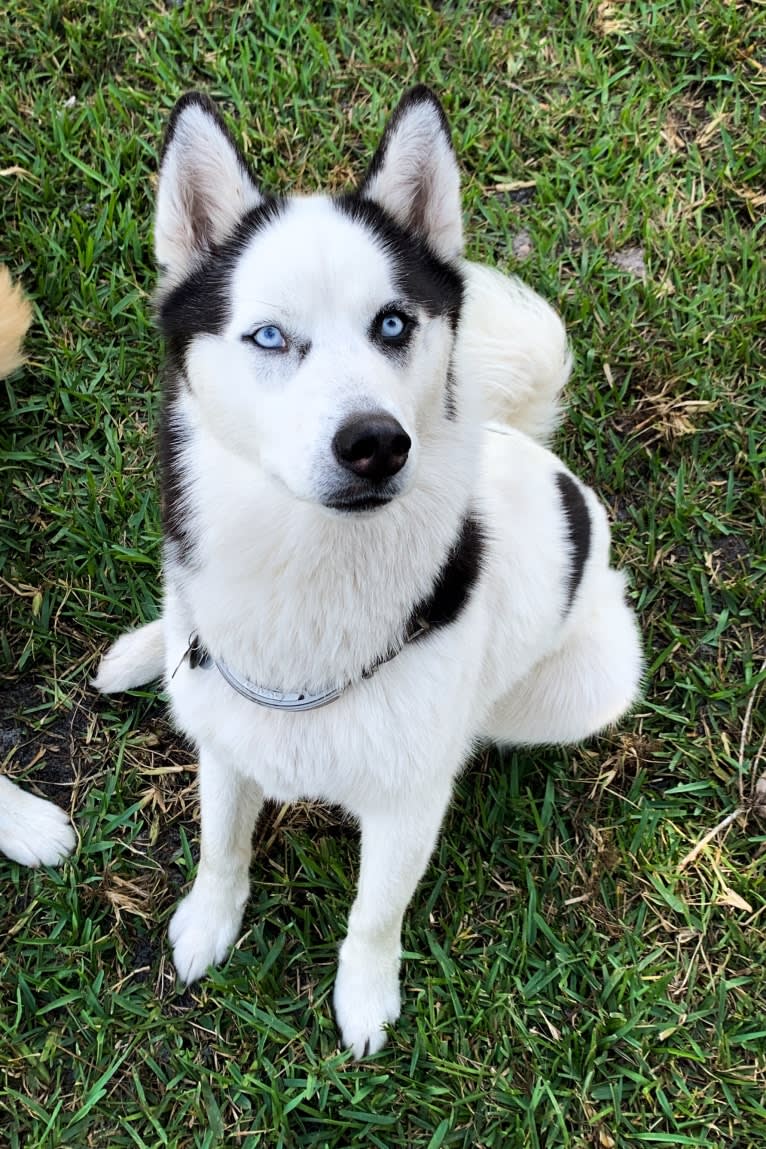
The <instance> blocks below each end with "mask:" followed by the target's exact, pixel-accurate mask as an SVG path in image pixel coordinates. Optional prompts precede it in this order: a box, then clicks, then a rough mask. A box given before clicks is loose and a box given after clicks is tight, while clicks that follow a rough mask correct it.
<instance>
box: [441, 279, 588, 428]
mask: <svg viewBox="0 0 766 1149" xmlns="http://www.w3.org/2000/svg"><path fill="white" fill-rule="evenodd" d="M463 271H464V274H465V279H466V289H467V291H466V302H465V306H464V309H463V316H462V319H461V321H460V331H459V334H458V340H457V347H456V351H455V360H456V362H455V366H456V369H457V372H458V375H460V376H462V377H463V378H466V379H481V380H482V386H483V400H484V405H483V417H484V421H485V422H488V423H497V424H500V425H501V426H506V427H515V428H516V429H517V430H519V431H523V432H524V433H525V434H527V435H529V436H531V438H533V439H537V440H538V442H542V443H546V442H547V441H548V440H549V439H550V437H551V435H552V434H553V432H554V431H555V429H556V427H557V426H558V423H559V421H560V418H561V412H560V399H561V392H562V390H563V389H564V386H565V384H566V382H567V379H568V378H569V372H570V371H571V368H572V353H571V351H570V348H569V341H568V339H567V334H566V330H565V329H564V324H563V323H562V321H561V319H560V317H559V316H558V315H557V313H556V312H555V311H554V310H553V308H552V307H551V306H550V304H548V303H546V302H545V300H544V299H543V298H542V297H541V296H539V295H537V294H536V292H534V291H532V289H531V288H529V287H527V286H526V285H525V284H524V283H522V282H521V280H520V279H516V278H515V277H514V276H508V275H503V274H502V273H501V272H499V271H495V270H494V268H491V267H484V266H483V265H481V264H478V263H465V264H464V265H463Z"/></svg>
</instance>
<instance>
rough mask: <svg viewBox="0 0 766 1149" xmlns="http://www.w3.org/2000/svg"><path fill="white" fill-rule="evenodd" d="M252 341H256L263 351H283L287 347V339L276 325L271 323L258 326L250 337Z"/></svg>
mask: <svg viewBox="0 0 766 1149" xmlns="http://www.w3.org/2000/svg"><path fill="white" fill-rule="evenodd" d="M250 338H251V339H252V340H253V343H257V344H258V346H259V347H263V349H264V350H265V351H284V349H285V348H286V347H287V340H286V339H285V337H284V335H283V334H282V332H281V331H280V330H279V328H278V327H275V326H274V324H273V323H267V324H266V325H265V326H264V327H258V328H257V329H256V330H255V331H254V332H253V334H252V335H251V337H250Z"/></svg>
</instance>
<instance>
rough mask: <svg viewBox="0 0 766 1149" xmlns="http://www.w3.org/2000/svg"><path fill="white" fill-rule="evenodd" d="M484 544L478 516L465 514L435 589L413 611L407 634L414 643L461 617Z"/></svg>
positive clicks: (484, 537)
mask: <svg viewBox="0 0 766 1149" xmlns="http://www.w3.org/2000/svg"><path fill="white" fill-rule="evenodd" d="M485 544H486V536H485V534H484V528H483V525H482V523H481V520H480V519H479V518H478V517H477V516H476V515H473V514H469V515H466V517H465V518H464V519H463V522H462V524H461V527H460V531H459V533H458V536H457V538H456V539H455V542H454V543H453V544H452V547H451V548H450V552H449V554H448V555H447V558H446V560H445V562H444V565H443V566H442V568H441V570H440V571H439V573H438V575H437V576H436V582H435V583H434V589H433V590H432V592H431V594H430V595H429V596H428V598H426V599H423V601H422V602H420V603H418V605H417V606H416V607H415V609H414V610H413V612H412V615H411V618H410V623H409V626H408V633H409V634H414V635H415V638H414V639H413V641H416V640H417V639H418V638H423V637H425V635H427V634H428V632H429V631H431V630H434V629H436V628H438V627H442V626H448V625H449V624H450V623H451V622H454V621H455V619H456V618H457V617H458V616H459V614H460V613H461V611H462V610H463V608H464V607H465V605H466V604H467V602H468V599H469V598H470V595H471V591H472V590H473V588H474V586H475V584H476V582H477V580H478V578H479V575H480V574H481V568H482V561H483V558H484V547H485ZM423 624H425V625H423ZM419 626H420V627H422V630H419V629H418V627H419Z"/></svg>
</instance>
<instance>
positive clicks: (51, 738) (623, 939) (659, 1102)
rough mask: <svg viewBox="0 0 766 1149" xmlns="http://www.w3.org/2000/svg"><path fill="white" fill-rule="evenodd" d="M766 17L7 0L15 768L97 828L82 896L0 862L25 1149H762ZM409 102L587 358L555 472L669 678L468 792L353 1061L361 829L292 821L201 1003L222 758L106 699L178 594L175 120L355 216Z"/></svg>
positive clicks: (279, 832) (714, 6) (1, 236)
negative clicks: (581, 495) (341, 992)
mask: <svg viewBox="0 0 766 1149" xmlns="http://www.w3.org/2000/svg"><path fill="white" fill-rule="evenodd" d="M765 17H766V10H765V9H764V7H763V5H762V4H761V3H758V2H754V0H751V2H749V3H748V2H736V0H706V3H704V4H696V3H691V0H626V2H625V3H615V4H606V3H604V4H596V3H590V4H584V3H583V4H580V3H574V2H572V3H564V2H558V0H544V2H542V3H531V2H529V0H520V2H519V3H517V4H514V5H508V6H503V5H501V4H478V3H477V4H466V3H445V4H443V5H427V4H421V3H417V2H416V3H407V4H405V3H402V2H398V0H391V2H389V3H386V4H377V5H372V4H371V5H363V4H361V3H360V2H359V0H346V2H345V3H343V2H341V3H339V4H336V5H334V4H324V5H319V4H317V5H313V6H309V7H306V6H304V5H297V4H290V3H288V2H287V0H272V2H271V3H267V4H263V5H257V6H238V5H234V4H226V3H217V4H193V3H191V2H188V0H187V3H186V4H185V5H184V6H183V7H182V8H180V9H171V10H166V9H165V8H164V7H163V6H162V5H161V4H159V3H158V4H154V5H151V4H147V3H146V2H145V0H144V2H140V3H139V2H138V0H121V3H119V4H117V3H115V2H114V0H104V2H103V3H100V4H97V3H90V2H84V0H78V2H77V3H75V2H74V0H69V2H66V3H65V2H58V3H43V2H42V0H14V2H12V3H11V4H9V5H6V7H5V9H4V12H3V13H2V14H0V77H2V79H1V80H0V114H1V116H2V121H1V122H2V127H3V132H2V136H1V137H0V212H1V214H2V224H1V225H0V257H2V259H3V260H4V261H5V262H7V263H8V264H9V265H10V267H11V269H12V270H13V272H14V274H16V275H18V276H19V277H20V278H21V280H22V281H23V283H24V284H25V285H26V287H27V290H28V291H29V293H30V295H31V296H32V298H33V301H34V304H35V308H36V322H35V326H34V328H33V330H32V332H31V335H30V339H29V341H28V349H29V354H30V358H29V362H28V364H27V366H26V368H25V369H24V370H23V371H21V372H19V373H18V374H16V375H15V376H14V377H13V378H12V379H10V380H9V381H8V382H7V383H6V384H5V387H6V390H7V401H6V402H4V403H3V404H2V409H1V410H0V423H1V425H2V455H1V456H0V467H1V470H0V476H1V479H0V482H1V484H2V507H3V513H2V520H1V521H0V563H1V564H2V571H1V578H2V581H1V582H0V594H1V595H2V604H1V605H2V611H3V628H2V640H1V642H2V646H1V648H0V660H1V662H2V671H1V673H2V678H1V679H0V686H1V688H2V707H3V721H2V727H0V735H2V743H1V746H2V749H1V750H0V764H3V765H4V767H5V769H6V770H8V771H10V772H11V773H12V774H14V775H16V776H19V777H22V778H27V779H28V784H30V785H33V786H35V787H36V788H37V789H38V790H39V792H43V793H46V794H48V795H49V796H54V797H56V798H57V799H58V800H59V801H60V802H62V803H64V804H69V805H70V807H71V809H72V811H73V815H74V818H75V821H76V823H77V827H78V830H79V833H80V835H81V845H80V848H79V851H78V853H77V855H76V857H75V858H74V859H73V860H72V861H71V862H70V863H69V864H67V865H65V866H64V867H63V868H62V869H61V870H60V871H57V872H54V871H46V872H43V873H32V872H30V871H27V870H23V869H20V868H19V867H17V866H15V865H13V864H11V863H9V862H5V861H3V860H0V884H1V885H2V909H0V914H1V915H2V921H1V922H0V1130H2V1133H0V1141H1V1142H2V1144H3V1145H8V1146H9V1147H11V1149H21V1147H23V1149H38V1147H39V1149H49V1147H50V1149H53V1147H57V1146H62V1147H67V1149H84V1147H87V1146H98V1147H99V1149H107V1147H109V1149H112V1147H118V1146H126V1147H127V1146H152V1147H154V1146H169V1147H184V1149H185V1147H187V1146H188V1147H192V1146H195V1147H200V1149H201V1147H212V1146H219V1145H220V1146H224V1145H225V1146H244V1147H246V1149H251V1147H254V1146H257V1145H262V1146H266V1147H285V1149H289V1147H292V1146H318V1147H323V1146H333V1147H338V1149H346V1147H349V1146H356V1145H364V1146H378V1147H380V1149H390V1147H392V1146H417V1147H423V1149H439V1147H440V1146H445V1147H446V1146H450V1147H451V1146H465V1147H466V1149H468V1147H473V1146H476V1147H480V1149H481V1147H493V1149H500V1147H503V1149H505V1147H508V1146H510V1147H511V1149H514V1147H516V1146H519V1147H521V1146H530V1147H533V1149H534V1147H546V1149H547V1147H553V1146H572V1147H576V1149H585V1147H590V1146H596V1147H602V1149H608V1147H609V1146H613V1145H614V1146H618V1147H619V1149H623V1147H636V1149H640V1147H644V1146H663V1145H673V1146H698V1147H716V1149H719V1147H720V1149H724V1147H725V1149H746V1147H747V1149H749V1147H752V1149H756V1147H762V1146H763V1145H764V1144H766V1102H764V1093H765V1091H766V972H765V971H766V914H765V913H764V908H765V907H766V877H765V876H764V852H765V851H764V848H765V847H766V821H765V820H764V818H763V816H762V815H760V814H759V812H758V810H757V809H756V807H755V805H754V804H753V802H752V800H751V798H752V787H753V784H754V782H755V780H756V778H757V777H758V775H759V774H761V773H762V772H763V770H764V769H766V760H764V758H763V739H764V730H765V727H766V715H765V714H764V705H763V698H764V692H763V689H762V685H761V684H762V683H763V680H764V658H765V657H766V639H765V638H764V632H765V630H766V625H765V624H766V610H765V606H764V598H765V596H766V591H765V589H764V588H765V585H766V579H765V578H764V573H765V568H766V555H765V552H766V545H765V544H766V522H765V519H766V514H765V512H764V500H763V493H764V489H763V474H764V465H765V464H766V458H765V456H764V443H765V442H766V398H765V395H766V392H765V391H764V358H765V356H764V342H763V340H764V331H765V330H766V327H765V326H764V322H765V320H766V314H765V302H764V301H765V299H766V292H764V279H763V268H762V264H761V262H760V261H762V259H763V254H764V253H763V219H764V207H765V206H766V202H765V201H764V155H766V131H765V130H764V125H763V118H762V114H761V110H760V108H759V105H762V103H763V99H764V95H765V93H764V79H765V77H766V70H765V69H766V58H765V57H764V52H763V44H764V23H765V19H764V18H765ZM416 79H417V80H424V81H426V82H428V83H431V84H432V85H433V86H434V87H436V88H437V89H438V90H439V92H440V93H441V94H442V95H443V98H444V101H445V104H446V106H447V110H448V112H449V114H450V116H451V119H452V122H453V125H454V133H455V142H456V146H457V149H458V153H459V157H460V161H461V164H462V168H463V172H464V185H465V207H466V221H467V231H468V236H469V252H470V254H471V255H472V256H473V257H475V258H479V259H483V260H487V261H490V262H493V263H497V264H498V265H500V266H502V267H504V268H514V269H515V270H518V271H519V272H520V273H521V274H522V275H523V276H524V278H525V279H526V280H527V281H528V282H529V283H530V284H532V285H533V286H534V287H536V288H537V289H538V290H540V291H542V292H543V293H544V294H545V295H546V296H547V297H548V298H550V299H551V300H552V301H553V302H554V303H556V305H557V306H558V307H559V308H560V309H561V311H562V314H563V315H564V318H565V320H566V322H567V325H568V327H569V328H570V331H571V334H572V339H573V342H574V346H575V351H576V356H577V369H576V373H575V376H574V379H573V382H572V386H571V390H570V395H569V412H568V417H567V420H566V424H565V427H564V430H563V432H562V434H561V436H560V439H559V444H558V445H559V449H560V450H561V452H562V453H563V455H564V456H565V457H566V459H567V460H568V461H569V462H570V463H571V465H572V466H573V467H574V468H575V469H576V470H577V471H578V472H579V473H580V474H581V475H582V476H583V477H584V478H585V479H587V480H588V481H591V482H592V483H593V484H594V485H595V486H596V487H597V489H598V490H599V491H600V493H601V495H602V497H603V498H604V499H605V500H606V502H607V503H608V505H609V506H610V508H611V511H612V514H613V518H614V522H615V542H614V550H615V554H616V557H617V559H618V560H619V561H620V563H622V564H624V565H625V566H627V567H628V568H629V570H630V572H631V578H632V588H633V590H632V593H633V595H634V597H635V602H636V606H637V608H638V611H639V613H640V616H641V621H642V626H643V630H644V633H645V636H646V644H647V651H648V661H649V666H650V673H649V676H648V681H647V691H646V700H645V702H644V703H642V704H641V706H640V707H639V708H638V709H637V711H636V713H635V714H634V715H632V716H631V717H630V718H629V719H628V720H626V721H625V722H624V723H622V725H621V727H620V729H619V730H618V731H616V732H614V733H613V734H611V735H609V736H608V737H605V738H603V739H601V740H600V741H597V742H593V743H591V744H589V745H587V746H585V747H582V748H578V749H575V750H571V751H570V750H566V751H563V750H541V751H537V752H535V753H524V754H509V755H507V756H505V757H504V758H503V759H502V760H501V759H499V758H498V757H496V756H488V757H487V758H483V759H482V760H481V761H478V762H476V763H475V764H474V765H473V766H472V767H471V768H470V770H469V771H468V772H467V773H466V774H465V776H464V778H463V779H462V781H461V784H460V786H459V789H458V793H457V796H456V800H455V803H454V806H453V809H452V811H451V814H450V816H449V819H448V822H447V825H446V827H445V831H444V834H443V836H442V840H441V843H440V845H439V847H438V850H437V853H436V856H435V858H434V860H433V864H432V866H431V868H430V869H429V871H428V874H427V876H426V878H425V880H424V881H423V883H422V885H421V887H420V890H419V892H418V894H417V896H416V898H415V900H414V902H413V905H412V908H411V911H410V913H409V915H408V919H407V925H406V931H405V945H406V947H407V958H406V962H405V970H404V987H405V993H404V1010H403V1015H402V1020H401V1022H400V1024H399V1026H398V1027H397V1029H396V1031H395V1033H394V1034H393V1036H392V1040H391V1043H390V1045H389V1047H388V1048H387V1050H386V1051H385V1052H384V1053H382V1054H381V1055H379V1056H378V1057H377V1058H375V1059H373V1060H371V1061H370V1062H368V1063H366V1064H362V1065H354V1064H353V1063H351V1062H349V1060H348V1057H347V1056H346V1055H345V1054H342V1053H340V1052H339V1051H338V1049H337V1046H336V1034H335V1029H334V1026H333V1022H332V1018H331V1012H330V991H331V986H332V977H333V968H334V961H335V952H336V945H337V942H338V940H339V938H340V936H341V933H342V923H343V921H344V917H345V914H346V912H347V909H348V906H349V904H350V900H351V897H352V890H353V884H354V873H355V866H356V842H355V836H354V834H353V832H352V831H351V830H350V829H349V827H348V826H346V825H344V823H343V822H342V820H341V819H340V818H339V817H338V816H337V815H336V814H335V813H334V812H332V811H326V810H321V809H319V810H317V809H310V808H292V809H287V810H277V809H271V810H270V812H269V816H268V818H267V819H266V821H265V822H264V824H263V825H262V827H261V830H260V832H259V834H258V835H257V852H256V858H255V861H254V868H253V878H254V881H253V893H252V898H251V902H250V905H249V908H248V911H247V915H246V919H245V925H246V930H247V932H246V934H245V936H244V939H243V941H242V944H241V946H240V947H239V948H238V949H236V950H235V952H234V953H233V955H232V956H231V958H230V960H229V961H228V963H227V964H226V966H225V967H224V968H223V969H221V970H220V971H218V972H217V973H216V974H215V975H214V976H211V977H209V978H207V979H206V980H205V981H203V982H202V983H201V984H200V985H199V986H198V987H195V988H194V989H193V990H192V991H191V992H186V993H181V992H180V991H179V990H177V988H176V987H175V980H174V974H173V970H172V965H171V962H170V958H169V954H168V949H167V943H166V940H165V932H166V928H167V921H168V917H169V915H170V912H171V909H172V906H173V905H174V903H175V901H176V900H177V898H178V895H179V892H180V890H181V889H182V887H183V886H184V884H185V883H186V882H188V881H189V879H190V878H191V876H192V873H193V866H194V858H195V856H196V841H197V822H196V817H195V815H194V776H193V769H192V765H193V763H192V759H193V755H192V754H191V752H190V751H189V749H188V748H185V747H184V746H183V745H182V744H180V742H179V741H178V739H177V738H176V737H175V736H174V735H173V734H172V732H171V731H170V729H169V728H168V726H167V725H166V721H165V718H164V711H163V706H162V703H161V702H159V701H157V700H156V699H155V698H154V697H153V696H152V695H151V693H148V692H147V693H146V694H145V695H136V696H133V697H131V698H120V699H116V700H108V701H107V700H104V699H99V698H97V697H95V696H94V694H93V692H92V691H90V690H89V688H88V686H87V679H88V676H89V674H90V673H91V672H92V670H93V668H94V665H95V662H96V659H97V658H98V654H99V651H100V650H101V649H102V648H103V646H104V644H105V643H106V642H107V641H108V640H109V638H110V637H113V636H114V635H115V634H117V633H118V632H119V631H120V630H121V629H123V628H124V627H125V626H126V625H128V624H130V623H133V622H134V621H135V620H137V619H139V618H146V617H150V616H151V615H152V612H153V609H154V603H155V601H156V599H157V586H158V565H159V531H158V510H157V494H156V480H155V473H154V451H153V441H152V432H153V428H154V425H155V418H156V407H157V380H156V376H157V369H158V364H159V358H160V350H159V346H158V342H157V339H156V337H155V335H154V333H153V330H152V324H151V308H150V303H149V294H150V292H151V289H152V283H153V271H152V266H151V257H150V250H151V239H150V234H151V221H152V210H153V173H154V171H155V167H156V155H157V148H158V143H159V139H160V134H161V130H162V124H163V122H164V120H165V118H166V115H167V112H168V110H169V108H170V107H171V106H172V104H173V102H174V100H175V99H176V98H177V97H178V96H179V95H180V94H181V93H182V92H183V91H185V90H187V89H188V88H190V87H193V86H196V87H202V88H204V89H206V90H208V91H209V92H211V93H212V94H213V95H214V96H216V97H217V98H219V99H220V100H221V101H222V103H223V106H224V108H225V110H226V112H227V114H228V115H229V117H230V119H231V121H232V122H233V123H235V124H237V125H238V130H241V133H242V139H243V141H244V144H245V146H246V147H247V150H248V152H249V154H250V156H251V158H252V160H253V162H254V164H255V167H256V169H257V171H258V173H259V176H260V178H261V179H262V181H263V182H264V183H265V184H266V185H273V186H275V187H278V188H280V189H284V188H287V187H300V188H303V189H307V190H308V189H312V188H315V187H316V186H318V185H320V184H321V185H323V186H324V185H326V184H327V183H329V184H330V185H331V186H333V187H336V188H339V187H341V186H343V185H344V184H346V183H348V182H349V181H350V180H351V179H352V178H354V177H355V176H358V175H359V174H360V173H361V171H362V169H363V165H364V162H365V160H366V158H367V157H368V156H369V155H370V152H371V149H372V147H373V146H374V143H375V141H376V138H377V136H378V133H379V132H380V130H381V128H382V125H383V122H384V119H385V116H386V113H387V112H388V111H389V110H390V109H391V108H392V107H393V106H394V104H395V102H396V100H397V98H398V96H399V94H400V93H401V91H402V89H403V88H404V87H405V86H406V85H407V84H409V83H411V82H412V81H414V80H416ZM518 184H526V185H531V186H528V187H526V188H521V189H519V188H518V187H514V186H513V185H518ZM509 185H511V187H510V190H509ZM522 233H523V234H522ZM525 236H526V239H524V237H525ZM520 237H521V240H520ZM522 240H523V241H524V242H522ZM514 243H515V244H516V247H517V249H519V247H525V248H526V249H527V257H526V258H525V259H524V261H523V262H520V263H516V261H515V260H514V258H513V256H512V254H511V253H512V250H513V245H514ZM630 248H640V249H641V250H642V252H643V260H644V263H645V267H646V275H645V280H642V279H641V278H640V277H637V276H636V275H635V274H633V273H631V271H630V270H626V269H625V268H623V267H622V266H620V263H619V259H620V258H621V257H622V255H623V253H625V252H626V250H628V249H630ZM530 249H531V250H530ZM759 686H761V692H760V693H759ZM737 809H741V810H742V811H743V812H742V813H741V814H740V815H739V816H738V817H737V818H736V819H735V820H733V822H732V823H731V824H730V825H729V826H728V827H727V828H726V829H725V830H724V831H721V832H720V833H719V834H717V835H716V836H715V837H714V838H713V839H712V840H711V842H710V843H709V845H707V846H705V848H704V849H702V850H701V851H700V852H699V853H698V854H697V856H696V858H695V859H694V860H693V861H691V862H690V863H688V864H687V865H686V866H685V867H683V868H682V867H681V862H682V861H683V860H684V858H685V856H686V855H687V854H688V853H689V851H690V850H691V849H692V848H693V847H694V846H695V844H696V843H698V842H699V841H700V840H701V839H702V838H703V836H704V835H705V834H706V832H707V831H708V830H710V829H712V828H713V827H715V826H716V825H717V824H718V823H720V821H721V820H722V819H723V818H724V817H726V816H727V815H728V814H730V813H732V812H733V811H735V810H737Z"/></svg>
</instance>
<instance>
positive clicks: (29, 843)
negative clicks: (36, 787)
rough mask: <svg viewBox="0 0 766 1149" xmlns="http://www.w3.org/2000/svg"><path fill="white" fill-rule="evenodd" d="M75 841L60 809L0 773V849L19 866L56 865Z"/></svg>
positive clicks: (67, 853) (70, 850) (67, 820)
mask: <svg viewBox="0 0 766 1149" xmlns="http://www.w3.org/2000/svg"><path fill="white" fill-rule="evenodd" d="M76 841H77V839H76V837H75V832H74V830H73V828H72V824H71V822H70V821H69V818H68V817H67V815H66V814H65V812H64V811H63V810H61V809H59V807H58V806H56V805H55V804H54V803H53V802H48V801H46V799H45V798H37V797H35V795H34V794H28V793H27V792H26V791H24V790H21V789H20V788H19V787H18V786H17V785H16V784H15V782H12V781H11V779H10V778H6V777H5V775H3V774H0V852H2V853H3V854H5V856H6V857H7V858H11V860H12V861H14V862H19V863H20V864H21V865H22V866H58V865H59V863H60V862H63V860H64V858H66V857H67V856H68V855H69V854H71V852H72V850H73V849H74V847H75V843H76Z"/></svg>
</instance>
